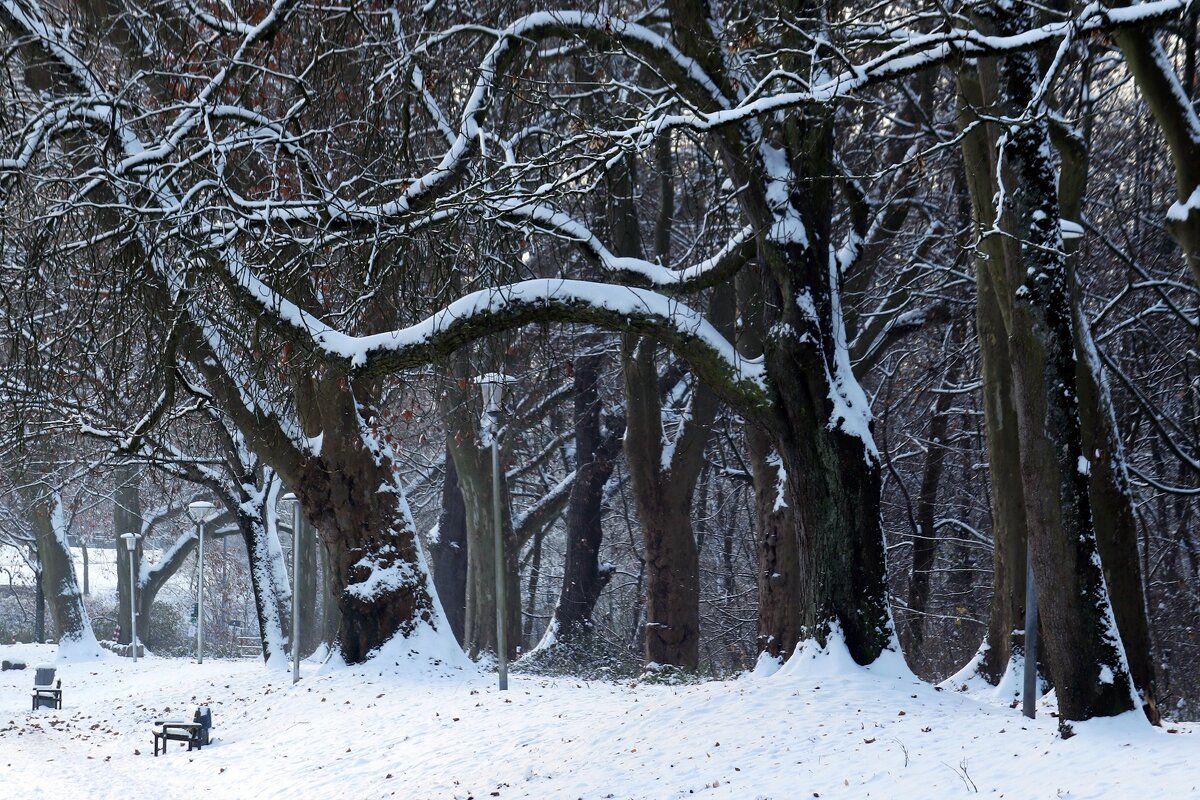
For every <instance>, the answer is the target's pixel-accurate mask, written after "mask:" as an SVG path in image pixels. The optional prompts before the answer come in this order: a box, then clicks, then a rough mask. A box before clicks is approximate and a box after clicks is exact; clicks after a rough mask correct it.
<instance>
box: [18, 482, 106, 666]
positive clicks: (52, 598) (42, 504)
mask: <svg viewBox="0 0 1200 800" xmlns="http://www.w3.org/2000/svg"><path fill="white" fill-rule="evenodd" d="M32 510H33V514H32V517H33V519H32V522H33V530H34V534H35V536H36V537H37V546H38V561H39V562H40V564H41V569H40V582H39V583H40V586H41V588H42V594H43V595H44V597H45V598H46V601H47V602H48V603H49V605H50V613H51V615H52V617H53V619H54V628H55V630H56V631H57V632H58V638H59V641H60V642H61V643H68V642H70V643H76V644H80V645H85V646H90V647H91V648H92V649H96V647H97V645H96V636H95V633H94V632H93V631H92V623H91V620H90V619H89V618H88V613H87V608H85V607H84V605H83V595H82V594H81V593H80V591H79V583H78V582H77V581H76V579H75V567H74V565H73V564H72V562H71V550H70V548H69V546H68V544H67V532H66V524H65V522H64V520H63V517H62V500H61V499H60V498H59V497H58V496H57V494H55V495H54V496H52V497H47V498H43V499H41V500H39V501H37V502H36V504H35V505H34V506H33V509H32Z"/></svg>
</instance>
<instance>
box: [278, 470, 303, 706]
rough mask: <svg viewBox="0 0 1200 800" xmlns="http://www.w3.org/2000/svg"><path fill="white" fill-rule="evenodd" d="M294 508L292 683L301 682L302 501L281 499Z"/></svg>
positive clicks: (291, 494) (293, 497)
mask: <svg viewBox="0 0 1200 800" xmlns="http://www.w3.org/2000/svg"><path fill="white" fill-rule="evenodd" d="M279 499H280V501H281V502H283V503H286V504H288V505H290V506H291V507H292V683H296V682H298V681H299V680H300V499H299V498H298V497H296V495H295V493H294V492H288V493H287V494H285V495H284V496H283V497H281V498H279Z"/></svg>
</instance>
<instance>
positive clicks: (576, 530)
mask: <svg viewBox="0 0 1200 800" xmlns="http://www.w3.org/2000/svg"><path fill="white" fill-rule="evenodd" d="M602 362H603V357H602V356H600V355H591V354H588V355H583V356H581V357H579V358H577V359H575V376H574V383H575V386H574V395H575V480H574V481H573V482H572V484H571V494H570V498H569V499H568V501H567V552H566V560H565V563H564V567H563V585H562V592H561V593H560V595H559V599H558V605H557V606H556V607H555V609H554V625H555V636H556V638H557V640H558V641H560V642H564V643H570V642H573V641H577V640H579V639H580V638H582V637H586V636H587V634H588V633H589V632H590V630H591V625H592V611H593V610H594V609H595V607H596V601H597V600H598V599H599V598H600V593H601V592H602V591H604V587H605V586H607V585H608V582H609V580H611V578H612V568H611V567H609V566H608V565H601V564H600V543H601V540H602V538H603V535H604V531H603V527H602V526H601V521H602V517H601V506H602V504H603V501H604V487H605V485H606V484H607V483H608V479H609V478H610V477H612V473H613V468H614V467H615V466H616V461H615V455H616V452H617V448H619V446H620V439H619V437H618V436H608V437H606V436H605V434H604V431H603V430H602V428H601V419H600V411H601V403H600V394H599V391H598V384H599V381H600V366H601V364H602Z"/></svg>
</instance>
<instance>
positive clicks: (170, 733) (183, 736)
mask: <svg viewBox="0 0 1200 800" xmlns="http://www.w3.org/2000/svg"><path fill="white" fill-rule="evenodd" d="M193 708H194V710H193V711H192V720H191V721H190V722H184V721H183V720H163V719H156V720H154V728H153V729H152V730H151V731H150V733H151V734H152V735H153V736H154V755H155V756H157V755H158V754H159V753H160V752H161V753H165V752H167V742H168V741H171V742H187V746H188V748H187V749H188V752H191V751H192V750H200V749H201V748H203V747H204V745H206V744H208V743H209V739H208V731H209V727H208V725H211V724H212V722H211V720H212V715H211V713H210V712H209V711H208V710H207V708H205V707H204V706H199V707H193ZM206 722H207V723H208V725H206V724H205V723H206ZM160 745H161V748H160Z"/></svg>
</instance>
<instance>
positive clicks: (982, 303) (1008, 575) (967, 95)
mask: <svg viewBox="0 0 1200 800" xmlns="http://www.w3.org/2000/svg"><path fill="white" fill-rule="evenodd" d="M979 69H980V70H981V71H982V72H986V73H987V74H988V75H989V81H991V82H992V83H993V84H994V82H995V73H996V66H995V64H994V63H993V62H990V61H983V62H981V63H980V66H979ZM958 81H959V93H960V98H961V101H962V102H961V104H960V119H961V120H962V126H963V130H964V134H963V143H962V152H963V163H964V167H965V172H966V178H967V188H968V190H969V193H970V195H971V203H972V207H973V214H974V217H975V221H976V226H975V229H976V232H977V233H979V232H981V231H982V229H983V226H984V225H987V224H990V222H991V221H992V220H994V219H995V218H996V207H995V205H994V203H993V198H994V197H995V195H996V182H995V175H996V172H995V152H994V144H995V134H994V132H993V131H991V130H990V129H988V128H985V127H984V126H983V124H982V123H981V121H980V118H979V116H978V114H977V113H976V109H980V108H983V107H984V99H983V88H982V85H981V82H980V75H979V74H977V73H976V72H975V71H974V70H973V69H971V68H970V67H964V68H963V69H962V70H960V72H959V77H958ZM1017 257H1019V254H1017V253H1015V251H1013V250H1012V243H1011V242H1009V241H1008V240H1007V239H1001V238H1000V237H996V236H987V237H983V238H982V239H981V240H980V241H979V244H978V252H977V256H976V259H975V286H976V293H977V295H976V303H975V327H976V332H977V335H978V339H979V359H980V368H981V374H982V378H983V414H984V421H985V424H986V427H987V453H988V479H989V480H990V482H991V516H992V602H991V608H990V612H989V615H988V630H987V638H986V639H985V641H984V644H985V647H984V648H983V658H982V660H981V662H980V665H979V674H980V675H982V676H983V677H984V678H985V679H986V680H988V681H989V682H990V683H992V684H993V685H996V684H998V683H999V682H1000V680H1001V678H1003V677H1004V673H1005V672H1006V671H1008V669H1009V665H1010V662H1011V661H1012V657H1013V654H1014V652H1015V651H1019V650H1021V649H1023V647H1024V635H1023V633H1019V631H1023V630H1024V628H1025V578H1026V568H1025V562H1026V530H1027V526H1026V523H1025V489H1024V485H1023V484H1022V482H1021V448H1020V442H1019V441H1018V439H1017V410H1016V407H1015V405H1014V399H1013V386H1012V371H1011V370H1010V368H1009V364H1008V328H1009V322H1008V319H1007V317H1006V312H1007V309H1008V303H1007V300H1006V301H1005V302H1004V303H1002V301H1001V297H1002V293H1003V292H1004V291H1005V289H1004V286H1005V285H1006V284H1005V283H1004V282H1000V283H997V280H998V276H1002V275H1003V274H1004V273H1005V271H1006V267H1005V266H1004V265H1005V263H1006V261H1008V260H1011V259H1013V258H1017ZM1003 296H1004V297H1007V295H1003Z"/></svg>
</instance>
